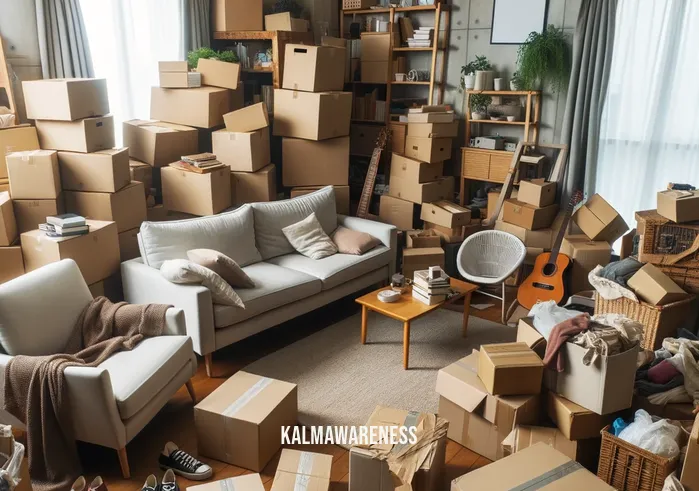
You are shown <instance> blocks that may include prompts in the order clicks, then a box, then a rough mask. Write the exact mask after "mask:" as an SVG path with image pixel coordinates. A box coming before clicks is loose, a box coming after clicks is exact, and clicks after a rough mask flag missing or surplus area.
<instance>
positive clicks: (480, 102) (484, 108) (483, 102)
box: [468, 94, 493, 114]
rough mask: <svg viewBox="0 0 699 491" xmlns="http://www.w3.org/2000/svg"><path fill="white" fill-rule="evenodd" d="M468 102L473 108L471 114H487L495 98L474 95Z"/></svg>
mask: <svg viewBox="0 0 699 491" xmlns="http://www.w3.org/2000/svg"><path fill="white" fill-rule="evenodd" d="M468 102H469V105H470V106H471V112H474V113H482V114H487V113H488V106H490V104H492V102H493V98H492V97H490V96H489V95H485V94H473V95H472V96H471V97H469V99H468Z"/></svg>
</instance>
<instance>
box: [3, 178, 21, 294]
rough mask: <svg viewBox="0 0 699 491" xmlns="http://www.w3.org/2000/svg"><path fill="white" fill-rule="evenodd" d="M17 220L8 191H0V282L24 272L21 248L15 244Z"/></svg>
mask: <svg viewBox="0 0 699 491" xmlns="http://www.w3.org/2000/svg"><path fill="white" fill-rule="evenodd" d="M17 237H18V232H17V221H16V220H15V214H14V210H13V205H12V200H11V199H10V193H9V192H7V191H0V283H5V282H6V281H9V280H11V279H13V278H16V277H18V276H20V275H22V274H24V261H23V260H22V248H21V247H20V246H19V245H17Z"/></svg>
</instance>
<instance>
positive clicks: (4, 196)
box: [0, 192, 17, 247]
mask: <svg viewBox="0 0 699 491" xmlns="http://www.w3.org/2000/svg"><path fill="white" fill-rule="evenodd" d="M16 238H17V221H16V220H15V213H14V206H13V204H12V200H11V199H10V195H9V193H7V192H2V193H0V246H3V247H4V246H9V245H12V243H13V242H14V241H15V239H16Z"/></svg>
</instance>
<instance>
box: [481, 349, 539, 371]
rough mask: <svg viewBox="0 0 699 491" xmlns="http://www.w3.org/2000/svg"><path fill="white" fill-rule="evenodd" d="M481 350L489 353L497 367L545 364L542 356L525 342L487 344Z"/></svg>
mask: <svg viewBox="0 0 699 491" xmlns="http://www.w3.org/2000/svg"><path fill="white" fill-rule="evenodd" d="M481 350H482V351H484V352H485V353H487V355H488V357H489V358H490V360H491V363H492V364H493V365H494V366H495V367H496V368H504V367H540V366H543V362H542V361H541V358H539V357H538V356H536V353H534V352H533V351H532V350H531V348H530V347H529V346H527V345H526V344H525V343H501V344H486V345H483V346H481Z"/></svg>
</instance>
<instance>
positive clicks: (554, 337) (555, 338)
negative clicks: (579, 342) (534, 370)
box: [544, 314, 590, 372]
mask: <svg viewBox="0 0 699 491" xmlns="http://www.w3.org/2000/svg"><path fill="white" fill-rule="evenodd" d="M589 324H590V316H589V315H587V314H580V315H578V316H576V317H573V318H572V319H568V320H565V321H563V322H560V323H558V324H556V326H555V327H554V328H553V330H552V331H551V335H550V336H549V339H548V342H547V343H546V354H545V355H544V365H546V366H547V367H548V368H551V369H553V370H557V371H559V372H562V371H563V357H562V355H561V352H560V350H561V348H562V347H563V344H564V343H566V342H567V341H568V340H569V339H570V338H572V337H573V336H575V335H576V334H580V333H581V332H583V331H586V330H587V328H588V326H589Z"/></svg>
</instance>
